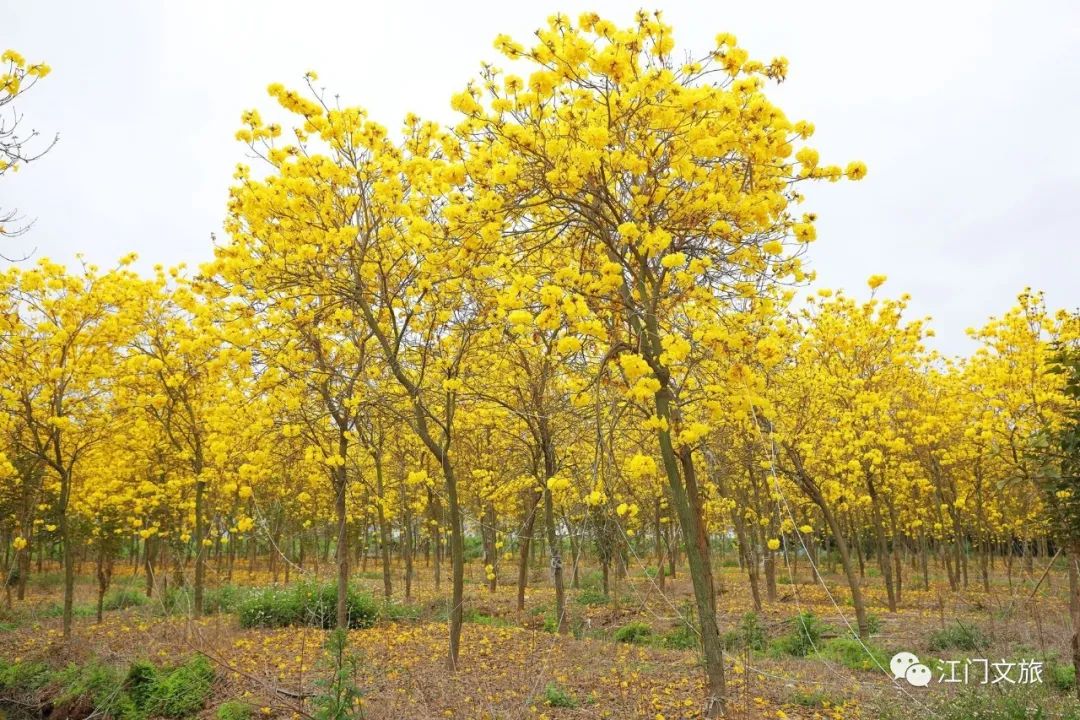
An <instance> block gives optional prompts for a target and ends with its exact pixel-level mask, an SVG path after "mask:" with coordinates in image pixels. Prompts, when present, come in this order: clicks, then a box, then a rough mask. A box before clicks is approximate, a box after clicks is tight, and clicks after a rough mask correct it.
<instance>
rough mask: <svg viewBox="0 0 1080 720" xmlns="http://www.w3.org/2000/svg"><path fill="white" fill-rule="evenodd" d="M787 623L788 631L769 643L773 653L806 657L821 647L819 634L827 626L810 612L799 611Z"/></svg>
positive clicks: (770, 650)
mask: <svg viewBox="0 0 1080 720" xmlns="http://www.w3.org/2000/svg"><path fill="white" fill-rule="evenodd" d="M788 625H789V627H790V630H789V631H788V633H787V634H786V635H783V636H782V637H779V638H777V639H776V640H774V641H773V642H772V643H770V644H769V647H768V650H769V652H770V653H772V654H773V655H793V656H795V657H806V656H807V655H809V654H810V653H812V652H814V650H815V648H819V647H821V636H822V634H824V633H825V631H826V630H828V626H827V625H825V623H823V622H822V621H821V620H820V619H819V618H818V617H817V616H816V615H814V614H813V613H811V612H801V613H799V614H798V615H796V616H795V617H793V618H792V619H791V620H790V621H789V622H788Z"/></svg>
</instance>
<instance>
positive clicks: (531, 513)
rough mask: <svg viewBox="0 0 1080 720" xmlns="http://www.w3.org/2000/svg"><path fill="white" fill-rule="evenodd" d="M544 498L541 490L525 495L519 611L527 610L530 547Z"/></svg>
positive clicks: (519, 562) (518, 587)
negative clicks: (537, 515) (539, 508)
mask: <svg viewBox="0 0 1080 720" xmlns="http://www.w3.org/2000/svg"><path fill="white" fill-rule="evenodd" d="M541 497H543V494H542V492H541V491H540V490H539V488H533V489H532V490H531V491H529V492H528V494H527V495H525V498H526V502H525V522H523V523H522V525H521V535H520V536H519V547H518V580H517V609H518V611H519V612H521V611H523V610H524V609H525V587H526V586H527V585H528V583H529V545H530V544H532V534H533V528H534V527H535V526H536V509H537V506H538V505H539V504H540V498H541Z"/></svg>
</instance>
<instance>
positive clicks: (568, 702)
mask: <svg viewBox="0 0 1080 720" xmlns="http://www.w3.org/2000/svg"><path fill="white" fill-rule="evenodd" d="M544 702H545V703H547V704H548V705H549V706H551V707H557V708H571V709H572V708H576V707H577V706H578V701H577V699H575V698H574V696H573V695H571V694H570V693H568V692H567V691H566V690H563V689H562V688H561V687H559V686H558V685H556V684H555V683H548V684H547V686H546V687H545V688H544Z"/></svg>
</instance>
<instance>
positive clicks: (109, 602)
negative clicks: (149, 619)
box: [101, 587, 150, 610]
mask: <svg viewBox="0 0 1080 720" xmlns="http://www.w3.org/2000/svg"><path fill="white" fill-rule="evenodd" d="M148 602H150V598H148V597H146V593H143V592H140V591H138V590H133V589H130V588H124V587H119V588H116V589H115V590H110V591H109V592H107V593H105V599H104V601H103V602H102V605H101V607H102V609H103V610H124V609H126V608H131V607H142V606H143V605H146V604H147V603H148Z"/></svg>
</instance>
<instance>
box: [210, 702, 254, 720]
mask: <svg viewBox="0 0 1080 720" xmlns="http://www.w3.org/2000/svg"><path fill="white" fill-rule="evenodd" d="M254 710H255V709H254V708H253V707H252V706H251V705H250V704H248V703H246V702H243V701H242V700H229V701H227V702H223V703H221V705H219V706H218V709H217V712H215V713H214V717H215V718H217V720H251V716H252V715H253V714H254Z"/></svg>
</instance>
